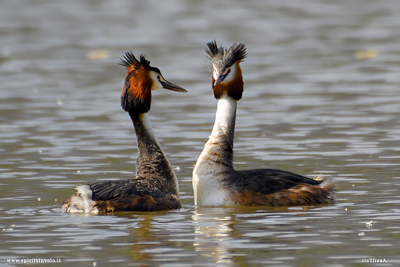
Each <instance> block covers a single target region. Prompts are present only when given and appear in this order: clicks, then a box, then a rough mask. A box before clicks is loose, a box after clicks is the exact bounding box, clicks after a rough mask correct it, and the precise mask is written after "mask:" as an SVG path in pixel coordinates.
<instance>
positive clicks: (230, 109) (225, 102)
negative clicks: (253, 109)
mask: <svg viewBox="0 0 400 267" xmlns="http://www.w3.org/2000/svg"><path fill="white" fill-rule="evenodd" d="M236 106H237V101H236V100H234V99H233V98H231V97H229V96H228V95H227V94H226V93H225V94H223V95H222V96H221V98H220V99H218V106H217V113H216V115H215V122H214V127H213V130H212V133H211V136H210V139H211V137H217V136H220V135H227V134H230V133H233V132H234V130H235V129H234V128H235V120H236ZM232 137H233V136H232Z"/></svg>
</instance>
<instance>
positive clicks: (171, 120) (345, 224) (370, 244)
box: [0, 0, 400, 266]
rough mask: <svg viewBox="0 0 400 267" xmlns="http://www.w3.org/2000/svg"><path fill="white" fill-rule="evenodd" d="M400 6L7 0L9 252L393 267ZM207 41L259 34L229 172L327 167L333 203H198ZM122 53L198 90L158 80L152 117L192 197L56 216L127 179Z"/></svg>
mask: <svg viewBox="0 0 400 267" xmlns="http://www.w3.org/2000/svg"><path fill="white" fill-rule="evenodd" d="M398 10H400V2H398V1H394V0H389V1H367V0H356V1H334V2H332V1H331V2H329V1H312V0H306V1H301V2H299V1H183V0H182V1H180V0H173V1H164V2H160V1H158V2H156V1H127V0H118V1H109V0H104V1H89V0H87V1H77V0H72V1H65V2H60V1H46V0H44V1H26V0H25V1H13V0H5V1H3V2H2V8H1V9H0V24H1V25H2V26H1V28H0V80H1V90H0V112H1V116H0V125H1V127H0V184H1V196H0V198H1V204H0V213H1V217H0V227H1V229H2V234H1V235H0V238H1V241H2V242H0V243H1V244H0V251H1V253H0V265H2V266H20V265H19V264H14V263H7V259H13V260H16V259H26V258H36V259H38V258H41V259H48V258H54V259H60V261H61V262H60V263H57V264H54V266H110V265H112V266H365V265H367V266H398V265H399V264H400V256H399V247H400V225H399V223H398V222H399V219H400V215H399V214H400V213H399V212H400V209H399V204H400V197H399V193H398V192H399V185H400V176H399V171H400V165H399V159H400V145H399V144H400V143H399V139H400V137H399V136H400V121H399V112H400V105H399V103H400V94H399V92H400V91H399V83H400V76H399V63H400V60H399V57H400V48H399V43H400V33H399V31H398V29H399V27H400V20H399V19H398ZM213 39H217V42H218V43H219V44H221V45H226V46H228V45H230V44H232V43H233V42H243V43H245V44H246V45H247V47H248V58H247V59H246V60H245V61H244V62H243V63H242V70H243V75H244V80H245V92H244V97H243V99H242V100H241V101H240V102H239V109H238V116H237V125H236V135H235V166H236V168H237V169H250V168H261V167H272V168H280V169H285V170H288V171H292V172H295V173H299V174H303V175H307V176H310V177H313V176H317V175H321V176H323V177H326V178H333V179H335V181H336V184H337V189H338V192H337V194H336V196H337V201H338V202H337V204H336V205H328V206H316V207H295V208H281V209H271V208H268V207H236V208H232V207H230V208H226V207H224V208H220V207H215V208H213V207H203V208H197V207H195V206H194V205H193V191H192V187H191V172H192V169H193V166H194V163H195V161H196V159H197V157H198V155H199V154H200V152H201V150H202V147H203V144H204V143H205V141H206V140H207V138H208V135H209V134H210V131H211V128H212V123H213V120H214V115H215V108H216V101H215V99H214V98H213V95H212V91H211V64H210V62H209V60H208V59H207V58H206V57H205V53H204V49H205V44H206V42H208V41H210V40H213ZM126 50H132V51H133V52H134V53H135V54H136V55H138V54H140V53H144V54H147V56H148V58H149V59H150V60H151V62H152V65H154V66H157V67H159V68H160V69H161V71H162V72H163V75H164V77H165V78H166V79H168V80H170V81H171V82H174V83H176V84H179V85H181V86H183V87H185V88H186V89H188V91H189V92H188V93H187V94H175V93H173V92H169V91H157V92H155V93H154V94H153V105H152V108H151V112H150V118H151V120H152V123H153V127H154V130H155V133H156V136H157V138H158V140H159V142H160V144H161V146H162V148H163V150H164V152H165V153H166V155H167V157H168V159H169V161H170V162H171V164H172V165H173V167H174V168H175V170H176V174H177V176H178V179H179V183H180V191H181V193H180V194H181V199H182V203H183V208H182V209H181V210H177V211H168V212H152V213H135V212H119V213H115V214H110V215H100V216H88V215H70V214H63V213H61V212H60V206H61V203H62V201H63V200H64V199H65V198H67V197H69V196H70V195H71V194H72V193H73V192H74V189H73V188H74V187H75V185H76V184H79V183H89V182H95V181H99V180H107V179H128V178H131V177H133V176H134V173H135V162H136V157H137V149H136V141H135V136H134V132H133V130H132V125H131V121H130V119H129V116H128V115H127V114H126V113H125V112H124V111H123V110H122V109H121V107H120V103H119V102H120V94H121V91H122V84H123V81H124V76H125V70H124V68H123V67H121V66H118V65H117V64H116V63H117V62H118V61H119V58H120V57H122V55H123V53H124V52H125V51H126ZM369 258H375V259H384V260H385V261H386V263H376V262H375V263H363V262H362V261H363V260H365V259H369ZM39 265H43V266H49V265H48V264H39ZM39 265H38V266H39ZM52 266H53V265H52Z"/></svg>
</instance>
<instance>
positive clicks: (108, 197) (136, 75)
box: [62, 52, 186, 213]
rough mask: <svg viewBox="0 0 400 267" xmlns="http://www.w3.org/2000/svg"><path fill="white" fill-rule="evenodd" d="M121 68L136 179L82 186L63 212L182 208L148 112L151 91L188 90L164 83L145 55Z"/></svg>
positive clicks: (126, 61)
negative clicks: (135, 149)
mask: <svg viewBox="0 0 400 267" xmlns="http://www.w3.org/2000/svg"><path fill="white" fill-rule="evenodd" d="M120 65H122V66H125V67H127V69H128V74H127V77H126V79H125V85H124V90H123V92H122V96H121V104H122V108H123V109H124V110H125V111H127V112H128V113H129V116H130V117H131V119H132V122H133V126H134V128H135V132H136V138H137V144H138V150H139V156H138V159H137V164H136V178H134V179H129V180H114V181H102V182H96V183H93V184H88V185H80V186H78V187H77V191H78V192H76V193H75V194H73V195H72V196H71V198H69V199H66V200H65V201H64V203H63V205H62V211H64V212H71V213H76V212H77V213H105V212H114V211H119V210H126V211H155V210H171V209H179V208H180V207H181V203H180V201H179V188H178V180H177V178H176V176H175V173H174V171H173V170H172V167H171V165H170V164H169V162H168V160H167V158H166V157H165V156H164V153H163V151H162V150H161V147H160V145H159V144H158V142H157V140H156V138H155V136H154V132H153V129H152V127H151V123H150V120H149V118H148V116H147V114H146V113H147V112H148V111H149V110H150V106H151V91H154V90H157V89H161V88H164V89H169V90H172V91H176V92H186V90H185V89H183V88H182V87H180V86H178V85H175V84H173V83H170V82H168V81H167V80H165V79H164V77H163V76H162V75H161V72H160V70H159V69H158V68H154V67H151V66H150V61H148V60H146V59H145V57H144V56H143V55H141V56H140V60H137V59H136V58H135V56H134V55H133V54H132V52H126V53H125V56H124V58H123V59H122V60H121V62H120Z"/></svg>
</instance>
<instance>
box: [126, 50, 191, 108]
mask: <svg viewBox="0 0 400 267" xmlns="http://www.w3.org/2000/svg"><path fill="white" fill-rule="evenodd" d="M119 64H120V65H122V66H125V67H126V68H127V69H128V74H127V76H126V79H125V84H124V90H123V91H122V95H121V105H122V108H123V109H124V110H125V111H130V112H135V113H146V112H148V111H149V110H150V106H151V91H154V90H158V89H161V88H164V89H168V90H172V91H176V92H187V91H186V90H185V89H183V88H182V87H180V86H178V85H176V84H173V83H170V82H168V81H167V80H166V79H164V77H163V76H162V74H161V71H160V70H159V69H158V68H155V67H152V66H150V61H149V60H147V59H146V58H145V56H144V55H140V58H139V60H137V59H136V57H135V56H134V55H133V54H132V52H131V51H128V52H126V53H125V55H124V58H122V59H121V61H120V62H119Z"/></svg>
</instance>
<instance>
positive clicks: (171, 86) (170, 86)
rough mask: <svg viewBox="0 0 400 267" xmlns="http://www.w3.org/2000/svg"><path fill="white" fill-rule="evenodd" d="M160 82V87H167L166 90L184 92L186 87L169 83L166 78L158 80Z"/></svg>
mask: <svg viewBox="0 0 400 267" xmlns="http://www.w3.org/2000/svg"><path fill="white" fill-rule="evenodd" d="M160 83H161V85H162V87H163V88H164V89H168V90H171V91H175V92H181V93H186V92H187V90H186V89H183V88H182V87H180V86H178V85H176V84H173V83H170V82H169V81H167V80H164V81H160Z"/></svg>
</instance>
